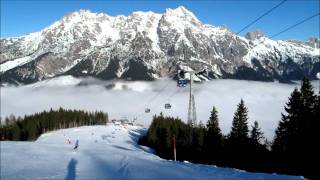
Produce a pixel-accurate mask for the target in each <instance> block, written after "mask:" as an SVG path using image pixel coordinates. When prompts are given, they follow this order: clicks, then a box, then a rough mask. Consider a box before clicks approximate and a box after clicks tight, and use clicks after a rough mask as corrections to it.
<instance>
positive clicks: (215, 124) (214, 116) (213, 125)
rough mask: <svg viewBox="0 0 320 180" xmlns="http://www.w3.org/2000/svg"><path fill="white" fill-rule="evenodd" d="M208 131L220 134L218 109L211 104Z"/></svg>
mask: <svg viewBox="0 0 320 180" xmlns="http://www.w3.org/2000/svg"><path fill="white" fill-rule="evenodd" d="M207 129H208V132H210V133H213V134H216V135H219V136H221V130H220V128H219V120H218V111H217V110H216V108H215V107H214V106H213V107H212V111H211V115H210V118H209V121H208V122H207Z"/></svg>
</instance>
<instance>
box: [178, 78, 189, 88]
mask: <svg viewBox="0 0 320 180" xmlns="http://www.w3.org/2000/svg"><path fill="white" fill-rule="evenodd" d="M187 84H188V80H186V79H179V80H178V81H177V86H178V87H186V86H187Z"/></svg>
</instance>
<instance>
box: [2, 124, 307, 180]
mask: <svg viewBox="0 0 320 180" xmlns="http://www.w3.org/2000/svg"><path fill="white" fill-rule="evenodd" d="M145 131H146V129H144V128H141V127H136V126H128V127H122V126H114V125H108V126H91V127H79V128H72V129H64V130H59V131H55V132H50V133H47V134H43V135H42V136H41V137H40V138H39V139H38V140H37V141H35V142H3V141H1V175H0V178H1V179H302V178H301V177H293V176H280V175H275V174H264V173H248V172H244V171H241V170H236V169H230V168H218V167H215V166H208V165H199V164H192V163H184V162H173V161H168V160H164V159H161V158H159V157H158V156H156V155H154V154H152V153H151V152H152V151H151V150H150V149H148V148H146V147H141V146H139V145H137V139H138V138H139V136H140V135H141V134H143V133H144V132H145ZM68 138H70V139H71V141H72V144H68V143H67V139H68ZM76 139H79V148H78V149H77V150H73V146H74V144H73V143H74V141H75V140H76ZM177 152H178V155H179V149H178V150H177Z"/></svg>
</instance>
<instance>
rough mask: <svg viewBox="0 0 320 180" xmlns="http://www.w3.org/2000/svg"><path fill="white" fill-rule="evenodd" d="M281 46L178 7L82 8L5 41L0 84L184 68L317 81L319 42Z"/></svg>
mask: <svg viewBox="0 0 320 180" xmlns="http://www.w3.org/2000/svg"><path fill="white" fill-rule="evenodd" d="M312 42H313V43H309V42H297V41H281V40H279V41H276V40H272V39H269V38H267V37H265V36H261V35H259V36H257V35H256V34H255V33H250V34H249V35H248V36H246V38H245V37H241V36H238V35H236V34H235V33H233V32H232V31H231V30H230V29H227V28H226V27H222V26H213V25H209V24H204V23H202V22H201V21H200V20H199V19H198V18H197V17H196V16H195V15H194V14H193V13H192V12H190V11H189V10H187V9H186V8H184V7H182V6H180V7H177V8H176V9H170V8H168V9H166V10H165V12H164V13H163V14H158V13H154V12H150V11H149V12H141V11H138V12H133V13H132V14H130V15H128V16H123V15H118V16H109V15H108V14H104V13H93V12H90V11H88V10H79V11H76V12H73V13H70V14H67V15H65V16H64V17H62V18H61V19H60V20H58V21H56V22H54V23H53V24H52V25H51V26H49V27H47V28H45V29H43V30H41V31H39V32H35V33H31V34H28V35H25V36H21V37H12V38H1V39H0V44H1V50H0V76H1V83H13V84H19V83H32V82H36V81H39V80H44V79H47V78H50V77H55V76H59V75H73V76H77V77H78V76H94V77H98V78H100V79H107V80H109V79H126V80H153V79H158V78H161V77H170V78H172V77H174V76H175V75H176V73H177V70H178V69H181V68H183V67H187V68H190V69H193V70H195V71H197V72H199V71H202V70H206V71H205V73H203V74H202V75H201V76H199V78H200V80H204V81H206V80H208V79H212V78H235V79H247V80H248V79H251V80H252V79H253V80H264V81H274V80H280V81H287V80H300V79H301V78H302V77H303V76H308V77H310V78H315V74H316V72H318V71H319V70H320V69H319V67H320V66H319V63H320V60H319V56H320V49H319V40H318V39H316V38H314V39H312Z"/></svg>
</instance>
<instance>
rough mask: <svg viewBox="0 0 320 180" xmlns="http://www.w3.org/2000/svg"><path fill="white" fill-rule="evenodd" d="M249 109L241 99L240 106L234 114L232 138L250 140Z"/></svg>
mask: <svg viewBox="0 0 320 180" xmlns="http://www.w3.org/2000/svg"><path fill="white" fill-rule="evenodd" d="M248 133H249V128H248V109H247V107H246V106H245V105H244V101H243V100H242V99H241V101H240V103H239V104H238V108H237V110H236V112H235V114H234V117H233V121H232V128H231V132H230V137H229V138H230V139H231V140H237V141H239V142H241V141H242V142H244V141H246V140H248V138H249V137H248Z"/></svg>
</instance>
